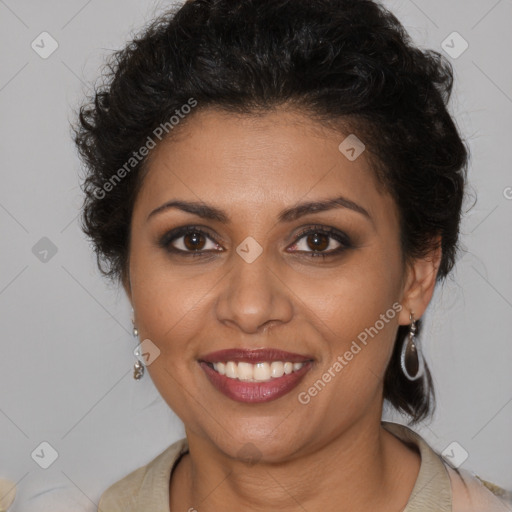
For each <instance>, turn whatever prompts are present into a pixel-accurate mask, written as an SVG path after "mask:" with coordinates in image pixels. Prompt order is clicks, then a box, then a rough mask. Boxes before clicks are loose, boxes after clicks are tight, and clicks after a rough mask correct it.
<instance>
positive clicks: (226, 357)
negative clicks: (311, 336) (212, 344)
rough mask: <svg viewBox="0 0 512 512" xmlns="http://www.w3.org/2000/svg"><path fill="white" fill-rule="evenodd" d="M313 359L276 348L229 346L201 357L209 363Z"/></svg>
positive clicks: (296, 361)
mask: <svg viewBox="0 0 512 512" xmlns="http://www.w3.org/2000/svg"><path fill="white" fill-rule="evenodd" d="M312 360H313V357H312V356H310V355H302V354H295V353H293V352H286V351H284V350H278V349H275V348H258V349H245V348H228V349H225V350H218V351H216V352H210V353H208V354H206V355H204V356H201V357H200V358H199V361H205V362H207V363H218V362H224V361H226V362H227V361H236V362H244V363H254V362H259V361H261V362H264V361H283V362H286V361H289V362H291V363H304V362H306V361H312Z"/></svg>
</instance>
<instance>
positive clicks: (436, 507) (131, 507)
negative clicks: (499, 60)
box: [98, 421, 512, 512]
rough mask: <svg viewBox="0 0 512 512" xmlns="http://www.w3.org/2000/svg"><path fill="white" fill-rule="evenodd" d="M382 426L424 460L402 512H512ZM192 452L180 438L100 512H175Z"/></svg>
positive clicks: (113, 493)
mask: <svg viewBox="0 0 512 512" xmlns="http://www.w3.org/2000/svg"><path fill="white" fill-rule="evenodd" d="M382 426H383V427H384V428H385V429H386V430H388V431H389V432H391V433H392V434H394V435H395V436H396V437H398V438H399V439H401V440H402V441H404V442H406V443H409V444H413V445H415V446H417V447H418V450H419V452H420V455H421V466H420V471H419V473H418V477H417V479H416V483H415V485H414V487H413V490H412V493H411V496H410V498H409V501H408V502H407V506H406V507H405V509H404V510H403V511H402V512H434V511H435V512H512V498H511V495H510V493H508V492H505V491H503V490H502V489H500V488H498V487H496V486H493V485H492V484H489V483H487V482H485V485H484V483H483V481H482V480H480V479H479V478H478V477H476V476H473V475H472V474H471V473H469V472H468V471H466V470H460V469H459V470H454V469H452V468H451V467H450V466H449V465H448V464H447V463H446V462H445V461H444V460H443V459H442V458H441V456H440V455H438V454H437V453H436V452H434V451H433V450H432V448H430V446H429V445H428V444H427V443H426V441H424V440H423V438H421V437H420V436H419V435H418V434H416V433H415V432H414V431H412V430H411V429H409V428H408V427H406V426H404V425H399V424H397V423H390V422H386V421H383V422H382ZM187 451H188V443H187V439H186V438H184V439H180V440H179V441H176V442H175V443H174V444H172V445H171V446H169V447H168V448H167V449H166V450H165V451H163V452H162V453H161V454H160V455H158V456H157V457H155V458H154V459H153V460H152V461H151V462H149V463H148V464H147V465H146V466H143V467H141V468H139V469H136V470H135V471H133V472H131V473H130V474H129V475H127V476H125V477H124V478H123V479H121V480H119V481H118V482H116V483H114V484H113V485H111V486H110V487H109V488H108V489H107V490H106V491H105V492H104V493H103V495H102V496H101V498H100V502H99V505H98V512H142V511H144V512H171V511H170V510H169V482H170V477H171V471H172V469H173V468H174V465H175V464H176V462H177V461H178V459H179V457H180V455H181V454H183V453H186V452H187ZM491 488H492V492H491V490H489V489H491ZM498 495H500V496H501V497H500V498H498V497H497V496H498Z"/></svg>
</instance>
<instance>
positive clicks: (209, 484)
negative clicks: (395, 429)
mask: <svg viewBox="0 0 512 512" xmlns="http://www.w3.org/2000/svg"><path fill="white" fill-rule="evenodd" d="M187 439H188V442H189V454H188V455H187V456H185V457H184V459H183V460H182V462H180V464H178V467H177V468H176V471H175V473H176V478H175V477H174V476H173V481H172V482H171V503H172V504H173V505H172V506H171V510H172V511H174V510H190V509H192V510H193V509H197V510H201V512H209V511H218V510H222V509H224V510H226V509H227V510H236V509H247V510H253V511H268V510H275V509H279V510H281V511H283V512H287V511H292V510H293V511H296V510H297V509H300V507H303V509H305V510H325V511H327V510H331V509H333V508H334V509H336V510H339V505H340V504H342V505H343V508H344V509H346V510H351V511H354V512H355V511H366V510H375V509H377V510H381V511H384V510H388V509H389V510H393V509H394V510H401V508H403V507H404V506H405V505H406V503H407V500H408V497H409V495H410V493H411V491H412V488H413V486H414V483H415V481H416V477H417V474H418V471H419V465H420V459H419V456H418V455H417V454H416V453H414V452H413V451H412V450H410V449H409V448H407V447H406V446H405V445H403V444H402V443H401V442H400V441H399V440H398V439H396V438H395V437H394V436H393V435H392V434H390V433H388V432H387V431H386V430H384V429H383V427H381V425H380V416H379V418H377V421H375V420H373V421H371V422H370V421H363V420H362V421H360V422H358V423H355V424H354V425H352V426H351V427H350V428H349V429H347V430H345V431H344V432H343V433H342V434H340V435H338V436H337V437H334V438H332V439H329V442H328V443H326V444H325V445H322V446H312V447H311V449H310V450H309V451H308V454H306V455H303V456H301V457H295V458H293V459H291V460H288V461H284V462H280V463H277V464H276V463H265V462H262V461H260V462H258V463H256V464H254V465H248V464H246V463H243V462H241V461H238V460H233V459H231V458H228V457H226V456H225V455H223V454H222V453H220V454H219V451H218V449H217V448H216V447H215V446H213V445H212V443H211V442H210V441H209V440H207V439H205V438H202V437H198V436H196V435H194V434H192V433H188V432H187ZM180 466H181V467H180ZM173 482H174V483H175V485H172V483H173ZM333 504H334V505H335V506H334V507H333ZM178 505H179V506H178Z"/></svg>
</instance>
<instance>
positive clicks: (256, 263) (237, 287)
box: [216, 237, 293, 332]
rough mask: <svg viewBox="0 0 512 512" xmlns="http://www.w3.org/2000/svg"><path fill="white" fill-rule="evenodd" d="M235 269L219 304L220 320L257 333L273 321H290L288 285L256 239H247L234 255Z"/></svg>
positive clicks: (232, 270) (231, 271)
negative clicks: (271, 264)
mask: <svg viewBox="0 0 512 512" xmlns="http://www.w3.org/2000/svg"><path fill="white" fill-rule="evenodd" d="M231 265H232V268H231V270H230V272H229V276H228V278H227V280H226V283H227V284H226V285H225V286H224V288H223V290H222V292H221V296H220V297H219V300H218V301H217V312H216V313H217V318H218V320H219V321H221V322H228V323H231V324H236V325H237V326H238V327H239V328H240V329H241V330H243V331H246V332H256V331H258V330H259V329H260V328H261V326H263V325H265V324H268V323H270V322H273V323H276V322H288V321H289V320H290V318H291V314H292V309H293V308H292V303H291V301H290V296H289V294H288V293H287V291H286V290H287V288H286V286H285V285H284V284H283V283H282V280H281V279H280V277H279V276H278V275H277V272H276V270H274V269H272V268H271V266H270V261H269V258H268V257H267V254H266V253H265V251H263V247H261V246H260V244H258V243H257V242H256V240H254V239H251V237H248V238H247V239H245V240H244V241H243V242H242V243H241V244H240V245H239V246H238V247H237V248H236V252H233V254H232V261H231Z"/></svg>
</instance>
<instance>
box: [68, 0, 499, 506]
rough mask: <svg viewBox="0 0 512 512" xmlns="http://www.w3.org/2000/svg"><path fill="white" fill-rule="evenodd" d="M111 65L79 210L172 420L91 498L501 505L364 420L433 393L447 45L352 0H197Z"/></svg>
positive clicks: (457, 150)
mask: <svg viewBox="0 0 512 512" xmlns="http://www.w3.org/2000/svg"><path fill="white" fill-rule="evenodd" d="M108 78H109V79H108V80H107V82H106V83H105V85H104V86H103V87H102V88H101V89H100V90H97V91H96V95H95V97H94V98H93V99H92V101H91V102H90V103H88V104H86V105H84V106H83V107H82V109H81V111H80V123H79V125H78V127H77V129H76V135H75V140H76V143H77V146H78V149H79V151H80V153H81V155H82V157H83V159H84V161H85V163H86V165H87V167H88V174H87V176H86V179H85V182H84V191H85V194H86V199H85V204H84V212H83V228H84V231H85V233H86V234H87V235H88V236H89V237H90V238H91V239H92V240H93V242H94V246H95V250H96V252H97V256H98V263H99V266H100V268H101V269H102V271H103V272H104V274H105V275H107V276H109V277H110V278H112V279H114V280H118V281H119V282H121V283H122V285H123V287H124V289H125V291H126V293H127V295H128V297H129V299H130V302H131V304H132V306H133V321H134V334H135V335H136V336H138V337H139V338H140V342H141V343H140V346H139V358H140V361H137V363H136V364H135V368H134V371H135V373H134V376H135V378H137V379H138V378H141V377H142V375H143V374H144V371H145V369H146V370H147V372H148V373H149V374H150V376H151V379H152V380H153V382H154V383H155V385H156V387H157V389H158V390H159V392H160V394H161V395H162V397H163V398H164V399H165V401H166V402H167V403H168V405H169V406H170V407H171V408H172V409H173V411H174V412H175V413H176V414H177V415H178V416H179V417H180V418H181V420H182V421H183V423H184V425H185V431H186V438H185V439H182V440H180V441H178V442H177V443H174V444H173V445H171V446H170V447H169V448H168V449H167V450H165V451H164V452H163V453H161V454H160V455H159V456H158V457H156V458H155V459H154V460H153V461H151V462H149V463H148V465H146V466H144V467H142V468H139V469H138V470H136V471H134V472H132V473H130V474H129V475H127V476H126V477H125V478H123V479H122V480H120V481H119V482H117V483H115V484H113V485H112V486H111V487H110V488H109V489H107V490H106V491H105V493H104V494H103V495H102V497H101V501H100V503H99V508H98V510H101V511H102V512H114V511H121V510H122V511H125V512H126V511H132V510H133V511H135V510H148V511H151V512H168V511H173V512H174V511H178V510H188V511H193V510H200V511H201V512H202V511H218V510H221V509H222V510H240V509H241V510H276V509H279V510H283V511H287V510H308V511H314V510H324V511H326V510H333V511H334V510H340V508H343V509H344V510H351V511H366V510H379V511H399V510H406V511H407V512H419V511H427V510H428V511H432V510H435V511H449V510H464V511H470V510H474V511H477V510H478V511H482V510H489V511H490V510H496V511H497V510H506V509H507V508H506V507H507V505H506V504H505V501H504V500H501V499H499V498H498V497H497V496H495V493H496V494H498V493H499V492H500V491H499V490H495V493H493V492H491V491H490V490H489V489H488V488H487V487H486V486H484V485H483V484H482V483H481V482H480V481H479V480H477V479H476V478H475V477H473V476H471V475H470V474H469V473H467V472H465V471H459V470H456V469H452V468H451V467H450V466H449V465H448V464H447V463H446V462H444V461H443V459H441V458H440V456H439V455H437V454H436V453H435V452H434V451H433V450H432V449H431V448H430V447H429V446H428V444H427V443H426V442H425V441H424V440H423V439H422V438H421V437H419V436H418V435H417V434H415V433H414V432H413V431H412V430H410V429H409V428H407V427H405V426H402V425H398V424H394V423H389V422H382V421H381V417H382V406H383V401H384V400H387V401H388V402H390V403H391V404H392V405H393V406H394V407H395V408H396V409H397V410H398V411H401V412H403V413H406V414H408V415H409V416H410V418H411V422H412V423H414V422H418V421H420V420H422V419H424V418H425V417H427V416H428V415H429V414H430V413H431V411H432V402H433V390H432V381H431V377H430V373H429V371H428V368H427V367H426V365H425V364H424V362H423V359H422V357H421V352H420V351H419V349H418V347H417V334H418V333H419V330H420V326H421V320H420V319H421V317H422V315H423V314H424V312H425V310H426V308H427V306H428V304H429V302H430V300H431V298H432V294H433V291H434V288H435V285H436V283H437V282H440V281H441V280H442V279H443V278H444V277H446V275H447V274H448V273H449V272H450V270H451V269H452V267H453V264H454V261H455V255H456V248H457V240H458V231H459V222H460V216H461V204H462V200H463V190H464V183H465V174H466V166H467V158H468V157H467V151H466V148H465V145H464V143H463V142H462V140H461V138H460V135H459V134H458V132H457V129H456V127H455V125H454V123H453V121H452V119H451V117H450V115H449V114H448V112H447V110H446V104H447V102H448V99H449V97H450V93H451V87H452V71H451V67H450V65H449V63H448V62H447V61H446V60H444V59H443V58H442V57H441V56H440V55H439V54H438V53H436V52H433V51H421V50H419V49H417V48H415V47H414V46H413V45H412V43H411V42H410V40H409V38H408V36H407V34H406V33H405V31H404V29H403V27H402V26H401V25H400V23H399V22H398V20H397V19H396V18H395V17H394V16H393V15H392V14H391V13H389V12H388V11H386V10H385V9H384V8H383V7H381V6H380V5H378V4H376V3H374V2H373V1H370V0H358V1H354V0H322V1H320V0H319V1H316V2H310V1H306V0H293V1H291V0H281V1H277V2H276V1H268V0H266V1H261V0H260V1H258V2H256V1H243V2H241V1H239V0H237V1H234V0H195V1H194V0H192V1H188V2H186V3H185V4H183V5H182V6H181V8H179V9H176V10H174V11H172V12H169V13H168V14H166V15H164V16H162V17H161V18H159V19H157V20H156V21H155V22H154V23H153V24H152V25H151V26H149V27H148V28H147V29H146V31H145V32H144V33H143V34H142V35H141V36H140V37H138V38H137V39H135V40H134V41H133V42H132V43H130V44H129V45H128V46H127V47H126V48H125V49H124V50H122V51H120V52H118V53H117V54H116V55H115V59H114V61H113V62H111V67H110V75H109V77H108ZM488 487H491V486H490V485H489V486H488Z"/></svg>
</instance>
